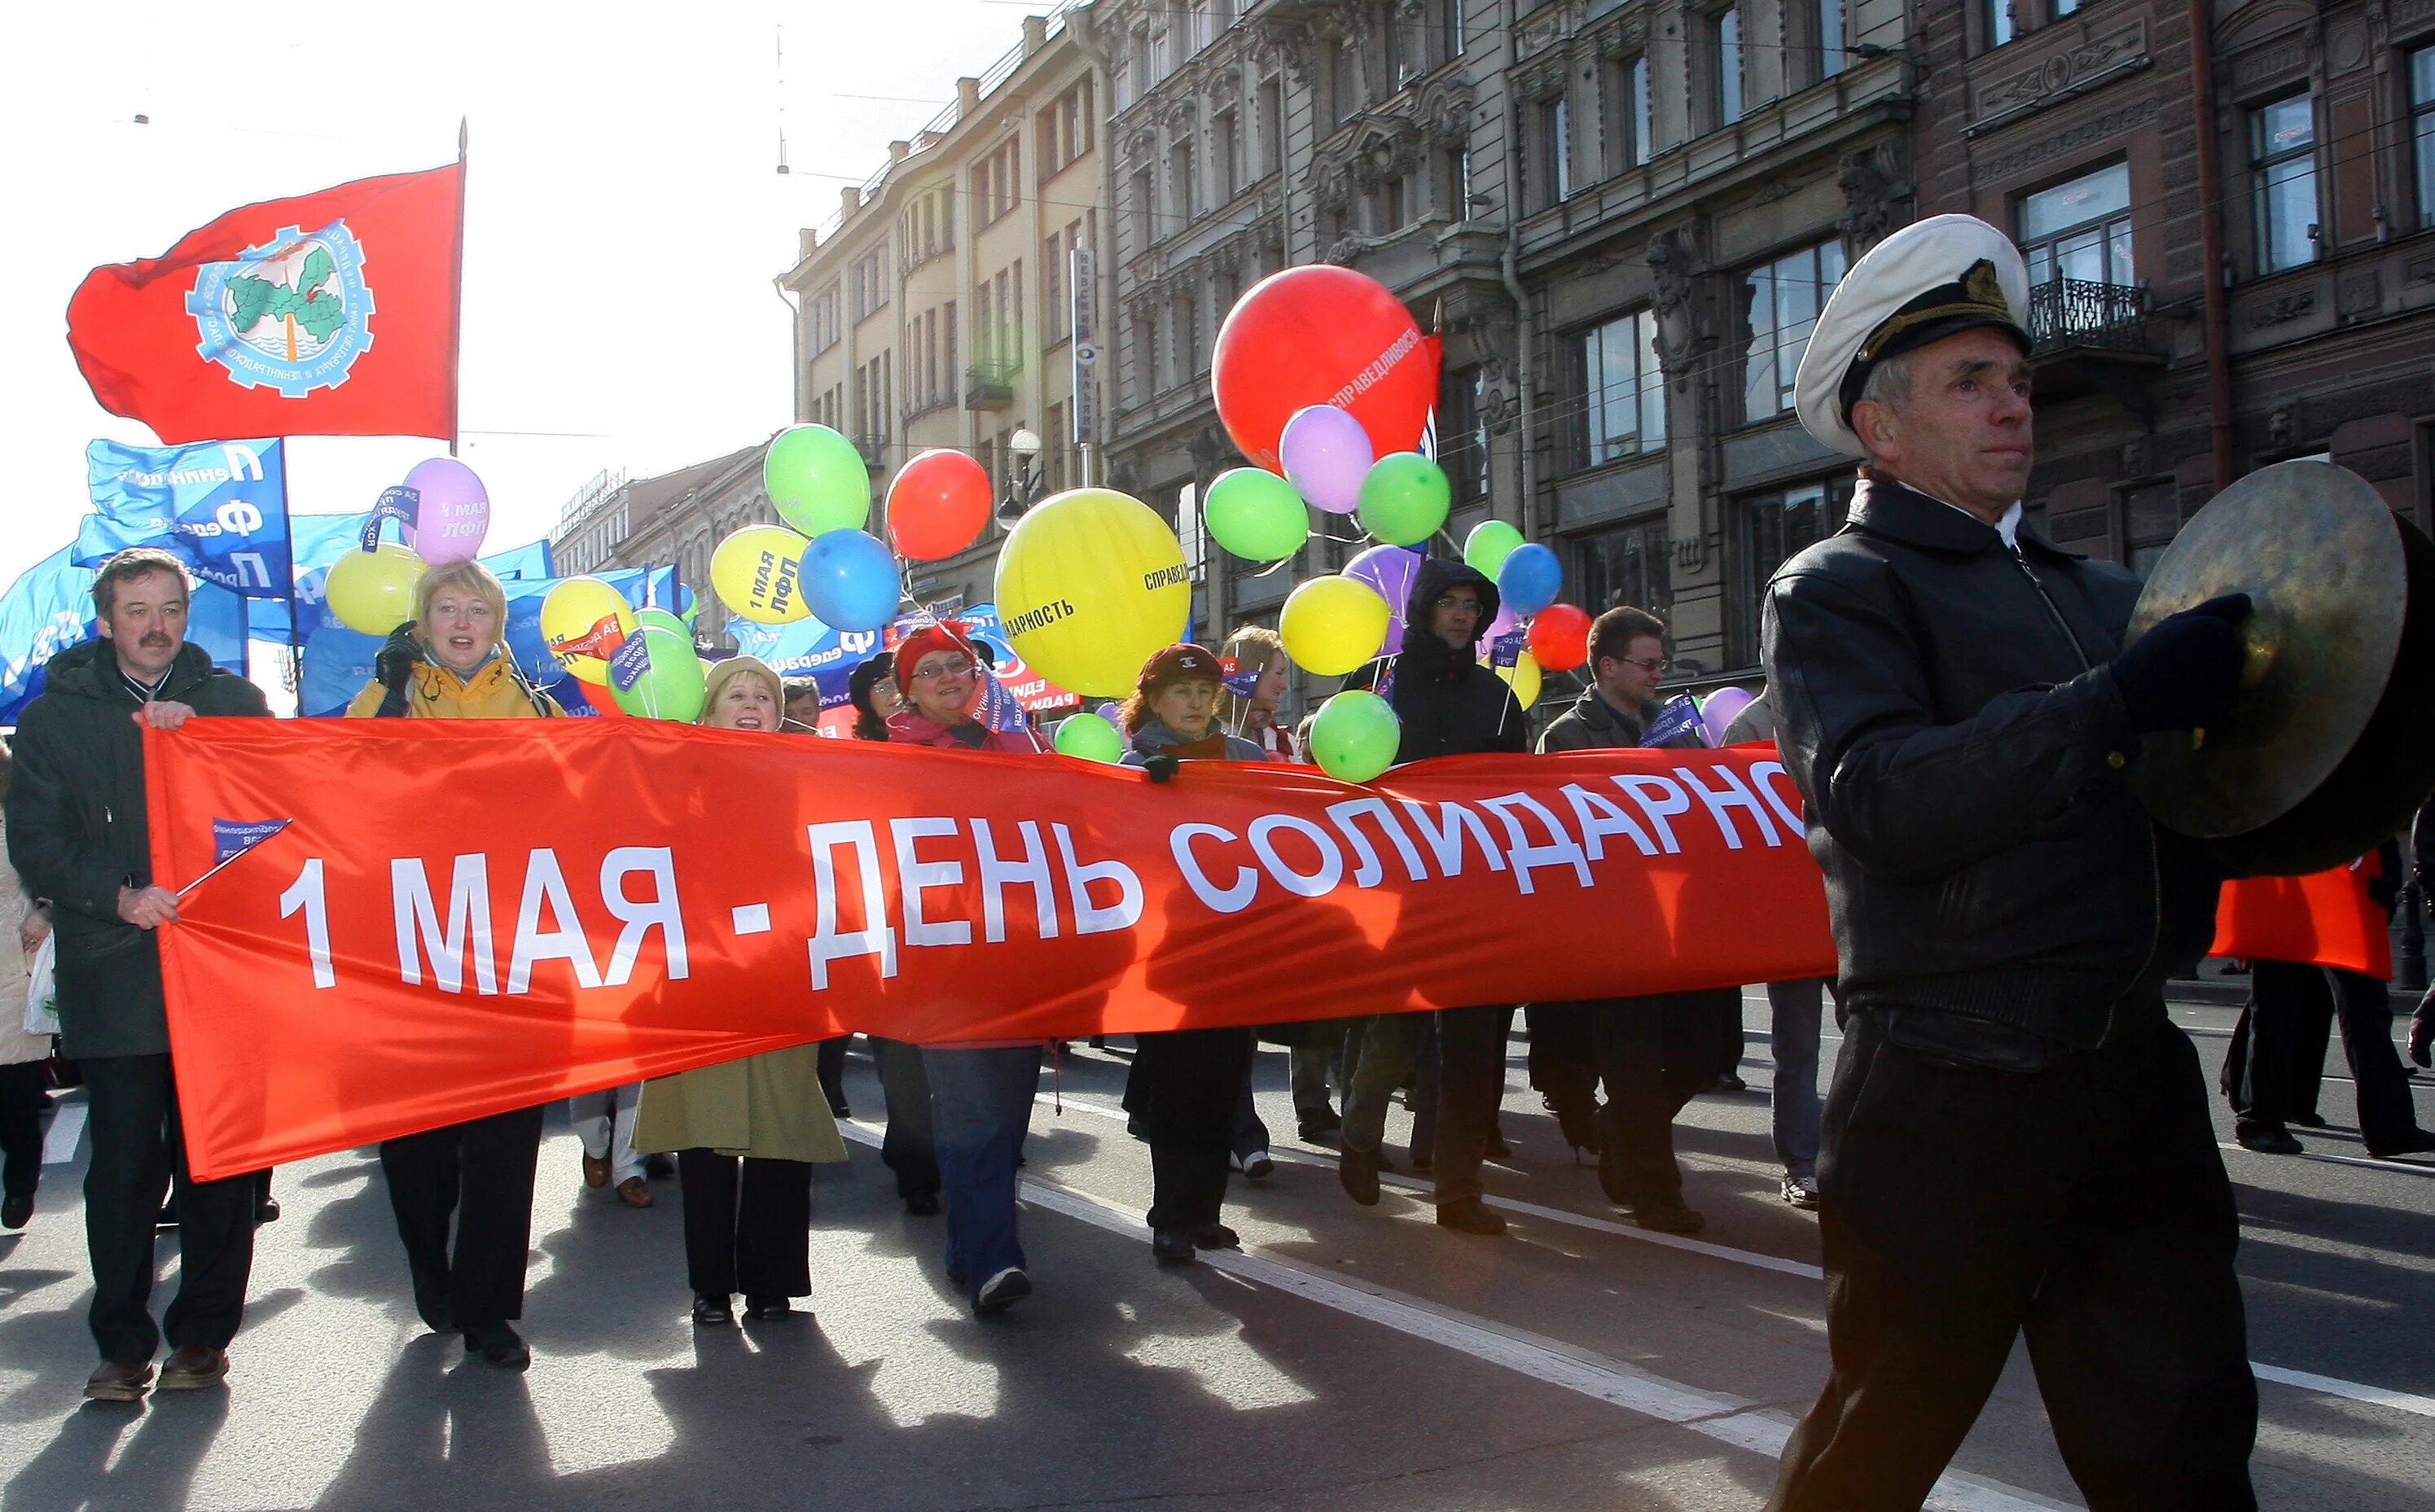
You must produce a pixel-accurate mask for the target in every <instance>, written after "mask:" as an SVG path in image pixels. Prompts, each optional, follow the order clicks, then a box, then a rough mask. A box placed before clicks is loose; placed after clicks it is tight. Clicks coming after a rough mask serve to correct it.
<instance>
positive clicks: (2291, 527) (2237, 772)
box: [2125, 462, 2426, 869]
mask: <svg viewBox="0 0 2435 1512" xmlns="http://www.w3.org/2000/svg"><path fill="white" fill-rule="evenodd" d="M2403 529H2404V525H2403V523H2402V522H2399V521H2397V520H2396V519H2395V517H2394V516H2393V513H2392V509H2390V508H2389V507H2386V505H2385V502H2384V500H2383V498H2382V497H2381V496H2379V495H2378V494H2377V493H2376V491H2375V489H2373V488H2372V487H2370V486H2369V485H2368V484H2367V482H2366V481H2365V480H2363V479H2361V478H2360V477H2359V476H2358V475H2357V473H2355V472H2350V471H2349V470H2348V469H2346V468H2340V467H2335V466H2333V465H2332V464H2330V463H2325V462H2284V463H2279V464H2277V465H2275V466H2273V467H2269V468H2262V469H2260V470H2259V471H2257V472H2253V473H2251V474H2249V475H2248V476H2247V477H2244V478H2242V479H2241V480H2240V481H2239V482H2237V483H2235V484H2234V485H2233V486H2232V487H2231V488H2229V489H2226V490H2223V492H2222V493H2220V494H2219V495H2217V496H2216V498H2215V499H2214V500H2213V501H2212V502H2210V503H2209V504H2208V505H2207V506H2206V507H2205V508H2203V509H2202V510H2200V511H2199V512H2198V514H2197V516H2196V517H2194V518H2193V519H2192V520H2191V521H2190V522H2189V524H2186V525H2185V526H2183V527H2182V532H2181V534H2180V535H2179V536H2178V537H2176V538H2175V539H2174V541H2173V544H2172V546H2171V547H2170V548H2169V549H2168V550H2167V552H2166V553H2165V557H2164V559H2163V560H2162V561H2160V562H2158V563H2157V564H2156V570H2155V572H2154V573H2153V574H2152V575H2151V576H2150V577H2149V579H2148V585H2147V589H2146V591H2145V592H2144V593H2141V594H2140V595H2139V604H2138V608H2137V609H2136V610H2134V611H2133V614H2132V618H2131V627H2130V631H2129V633H2128V635H2127V636H2126V637H2125V641H2126V644H2127V643H2128V642H2130V641H2135V640H2136V639H2137V638H2138V637H2139V636H2140V635H2141V634H2143V633H2145V632H2146V630H2147V629H2148V627H2150V626H2152V625H2154V624H2155V623H2156V622H2157V621H2158V620H2160V619H2163V618H2164V617H2165V616H2167V615H2168V614H2172V613H2176V612H2178V611H2180V610H2185V609H2190V608H2192V607H2194V606H2196V605H2198V604H2201V603H2203V602H2204V601H2206V600H2207V599H2210V598H2213V597H2215V596H2216V595H2218V594H2219V593H2247V594H2249V596H2250V599H2251V601H2252V603H2253V604H2254V606H2255V608H2254V612H2253V613H2252V614H2251V615H2250V618H2249V621H2248V623H2247V625H2246V627H2245V629H2244V635H2245V637H2246V640H2247V642H2248V648H2249V659H2248V663H2247V665H2246V667H2245V668H2244V669H2243V671H2242V674H2241V680H2240V688H2239V691H2238V692H2237V693H2236V695H2235V696H2234V700H2233V707H2232V713H2231V714H2230V716H2229V717H2228V718H2226V719H2225V720H2224V721H2223V722H2222V723H2221V724H2220V725H2219V726H2218V727H2215V728H2212V729H2209V730H2206V731H2205V732H2204V733H2203V736H2202V738H2198V739H2193V737H2192V736H2191V735H2190V734H2189V733H2188V732H2185V731H2169V732H2167V733H2163V734H2157V735H2150V736H2149V737H2148V740H2147V743H2146V746H2145V747H2144V749H2143V752H2142V755H2141V758H2140V761H2139V763H2138V765H2137V768H2136V770H2135V772H2134V773H2133V790H2134V791H2135V792H2137V794H2138V796H2139V799H2140V801H2141V802H2142V803H2144V804H2145V805H2146V806H2147V809H2148V812H2149V813H2150V814H2152V815H2154V816H2155V817H2156V819H2157V821H2158V822H2159V823H2161V824H2163V825H2164V826H2165V827H2166V828H2167V829H2170V830H2174V831H2177V832H2179V833H2183V834H2186V835H2191V836H2194V837H2196V838H2199V839H2203V840H2229V839H2231V838H2232V837H2234V836H2241V835H2249V834H2253V833H2256V832H2258V831H2261V830H2263V829H2264V828H2265V827H2267V826H2268V825H2270V824H2271V823H2273V821H2275V820H2277V819H2280V818H2282V817H2284V816H2287V815H2290V814H2293V813H2294V812H2295V811H2297V810H2298V809H2300V808H2301V806H2302V805H2303V804H2304V803H2305V802H2306V801H2307V800H2308V799H2309V798H2310V797H2311V795H2314V794H2317V793H2318V792H2319V791H2320V790H2321V789H2323V788H2324V787H2325V784H2326V782H2327V781H2328V780H2329V779H2331V778H2332V777H2333V776H2334V774H2335V772H2336V770H2337V769H2338V768H2340V766H2341V765H2343V763H2344V760H2345V759H2346V758H2347V757H2349V756H2350V755H2351V753H2352V751H2353V749H2354V747H2357V745H2358V744H2359V737H2360V736H2361V735H2362V734H2363V733H2365V732H2366V730H2367V729H2368V726H2369V722H2370V721H2371V719H2372V718H2374V716H2375V713H2376V710H2377V706H2378V704H2379V703H2380V702H2382V700H2383V698H2384V694H2385V690H2386V687H2387V685H2388V684H2389V683H2390V682H2391V681H2392V673H2393V668H2394V664H2395V660H2396V657H2397V655H2398V653H2399V651H2400V649H2401V644H2402V630H2403V623H2404V620H2405V618H2406V617H2407V610H2408V608H2409V594H2410V589H2411V586H2412V585H2411V583H2410V574H2409V562H2408V559H2407V557H2408V553H2407V550H2406V548H2405V546H2404V543H2403ZM2422 539H2423V538H2422ZM2425 796H2426V795H2425V794H2424V793H2423V792H2421V793H2419V794H2418V795H2417V796H2416V797H2415V798H2413V799H2411V800H2410V801H2411V806H2412V807H2414V806H2415V804H2416V802H2417V801H2418V800H2419V799H2424V797H2425ZM2378 838H2380V837H2379V836H2370V837H2369V838H2368V840H2367V841H2366V845H2369V846H2372V845H2374V844H2375V842H2376V840H2377V839H2378ZM2306 849H2308V850H2309V851H2311V852H2312V853H2313V851H2315V850H2318V849H2322V848H2321V847H2316V846H2308V847H2306ZM2362 849H2365V846H2361V847H2359V848H2355V849H2353V850H2351V851H2347V852H2345V853H2342V854H2340V855H2336V856H2333V857H2330V858H2328V859H2327V860H2326V861H2325V862H2324V865H2325V866H2338V865H2341V864H2342V863H2344V862H2347V861H2350V860H2352V859H2354V858H2355V857H2357V855H2358V854H2359V852H2360V850H2362ZM2273 869H2280V868H2279V867H2278V868H2273ZM2311 869H2314V868H2311Z"/></svg>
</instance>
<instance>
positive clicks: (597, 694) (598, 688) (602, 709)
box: [576, 681, 634, 719]
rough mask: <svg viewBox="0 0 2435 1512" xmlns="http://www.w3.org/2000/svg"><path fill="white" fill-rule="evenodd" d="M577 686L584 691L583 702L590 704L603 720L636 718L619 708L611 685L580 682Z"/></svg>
mask: <svg viewBox="0 0 2435 1512" xmlns="http://www.w3.org/2000/svg"><path fill="white" fill-rule="evenodd" d="M576 686H577V687H579V688H581V689H582V690H583V701H584V702H585V703H588V704H590V705H591V706H592V712H593V713H596V714H598V715H599V716H600V717H601V718H603V719H631V718H633V717H634V716H633V715H632V714H630V713H627V712H626V711H625V710H623V709H620V708H618V707H617V696H616V695H615V694H613V693H611V692H610V691H609V684H607V683H605V682H583V681H578V682H577V683H576Z"/></svg>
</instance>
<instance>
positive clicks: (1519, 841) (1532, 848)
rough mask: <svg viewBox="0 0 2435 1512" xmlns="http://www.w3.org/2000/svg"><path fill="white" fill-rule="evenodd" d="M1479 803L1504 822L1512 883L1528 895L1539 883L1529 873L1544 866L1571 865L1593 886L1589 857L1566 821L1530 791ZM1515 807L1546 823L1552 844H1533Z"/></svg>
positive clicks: (1582, 882) (1488, 799) (1580, 877)
mask: <svg viewBox="0 0 2435 1512" xmlns="http://www.w3.org/2000/svg"><path fill="white" fill-rule="evenodd" d="M1479 806H1480V807H1481V808H1484V809H1487V810H1489V811H1490V812H1491V813H1493V814H1494V815H1495V816H1497V817H1498V818H1499V819H1501V820H1503V821H1504V824H1505V834H1506V838H1508V839H1509V840H1511V842H1512V844H1511V846H1509V847H1508V848H1507V853H1508V854H1509V855H1511V857H1512V861H1513V885H1514V886H1515V887H1517V888H1519V889H1520V890H1521V891H1522V892H1523V893H1524V894H1525V895H1528V893H1529V892H1531V891H1532V890H1533V888H1534V887H1535V886H1536V884H1535V883H1534V882H1532V881H1531V878H1530V873H1531V872H1533V871H1536V870H1538V869H1539V868H1541V867H1570V868H1572V869H1573V875H1574V876H1575V877H1576V878H1577V879H1579V881H1580V885H1582V886H1584V887H1587V886H1589V885H1590V863H1589V858H1588V857H1587V856H1584V855H1582V854H1581V848H1580V844H1579V843H1578V842H1576V841H1575V840H1574V839H1573V837H1572V835H1571V834H1569V833H1566V832H1565V829H1564V825H1563V820H1561V819H1559V818H1557V817H1556V816H1555V815H1554V814H1553V813H1551V812H1549V810H1548V808H1547V805H1546V804H1545V803H1542V802H1540V801H1539V800H1538V799H1535V798H1532V797H1531V796H1530V795H1529V794H1528V793H1508V794H1506V795H1505V796H1504V797H1503V798H1487V799H1480V800H1479ZM1515 809H1521V810H1523V811H1525V812H1527V813H1528V814H1530V815H1531V816H1534V817H1536V818H1537V819H1538V821H1539V822H1540V823H1541V824H1544V825H1546V827H1547V833H1548V835H1549V837H1550V839H1551V842H1552V843H1550V844H1547V845H1534V844H1532V843H1531V841H1530V839H1529V837H1528V836H1527V835H1526V834H1524V833H1523V832H1522V821H1521V820H1520V819H1518V818H1516V817H1515V816H1514V815H1513V811H1514V810H1515Z"/></svg>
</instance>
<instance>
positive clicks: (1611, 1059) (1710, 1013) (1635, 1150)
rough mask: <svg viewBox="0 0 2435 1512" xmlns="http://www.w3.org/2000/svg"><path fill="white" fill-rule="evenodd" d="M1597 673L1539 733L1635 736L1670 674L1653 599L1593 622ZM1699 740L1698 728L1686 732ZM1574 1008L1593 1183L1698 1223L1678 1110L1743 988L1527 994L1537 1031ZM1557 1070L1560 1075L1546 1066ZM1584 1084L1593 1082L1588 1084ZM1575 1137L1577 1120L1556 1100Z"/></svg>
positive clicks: (1620, 742)
mask: <svg viewBox="0 0 2435 1512" xmlns="http://www.w3.org/2000/svg"><path fill="white" fill-rule="evenodd" d="M1589 649H1590V663H1589V665H1590V685H1589V687H1588V688H1587V689H1585V690H1584V691H1583V692H1582V694H1581V696H1580V698H1579V699H1578V700H1576V701H1575V703H1574V704H1573V707H1571V708H1570V709H1567V710H1565V711H1564V712H1563V713H1561V714H1558V715H1557V716H1556V717H1555V718H1554V719H1553V720H1551V721H1550V722H1549V723H1548V725H1547V729H1546V733H1544V734H1542V735H1541V736H1540V737H1539V750H1540V753H1541V754H1542V755H1545V754H1546V753H1548V752H1551V751H1567V750H1609V749H1615V748H1618V747H1636V746H1638V745H1640V744H1641V741H1642V739H1643V737H1644V736H1645V735H1646V734H1647V733H1648V729H1649V718H1650V716H1651V715H1652V714H1653V713H1656V710H1657V684H1658V680H1659V679H1662V678H1663V677H1665V675H1666V668H1667V658H1666V622H1665V621H1664V620H1661V619H1659V618H1658V617H1657V616H1656V615H1654V614H1651V613H1649V611H1648V610H1641V609H1632V608H1630V607H1627V606H1622V605H1618V606H1616V607H1615V608H1614V609H1610V610H1607V611H1606V612H1604V613H1602V614H1600V615H1599V616H1598V617H1597V619H1596V620H1594V621H1592V622H1591V624H1590V643H1589ZM1687 738H1688V739H1689V742H1690V743H1691V744H1694V745H1696V744H1698V739H1697V737H1696V736H1692V737H1687ZM1573 1015H1578V1017H1579V1020H1580V1022H1581V1023H1582V1024H1583V1026H1584V1027H1585V1028H1586V1031H1587V1034H1586V1038H1587V1040H1588V1042H1589V1046H1590V1049H1591V1051H1592V1054H1593V1055H1594V1056H1595V1057H1596V1060H1597V1066H1596V1074H1595V1079H1596V1080H1598V1081H1603V1082H1605V1084H1606V1097H1607V1100H1606V1106H1605V1107H1604V1108H1598V1109H1597V1120H1598V1125H1599V1128H1598V1133H1597V1141H1596V1147H1597V1163H1598V1185H1599V1187H1600V1188H1601V1189H1602V1190H1603V1191H1604V1192H1605V1193H1606V1194H1607V1195H1608V1196H1609V1197H1610V1198H1612V1199H1613V1200H1614V1201H1615V1202H1616V1203H1617V1204H1619V1205H1621V1206H1624V1207H1628V1208H1630V1209H1631V1210H1632V1221H1633V1222H1634V1223H1636V1224H1638V1225H1639V1226H1640V1227H1641V1228H1643V1229H1653V1230H1655V1231H1657V1232H1660V1233H1672V1234H1687V1233H1697V1232H1699V1231H1700V1230H1701V1229H1703V1228H1705V1227H1707V1222H1708V1220H1707V1218H1706V1217H1705V1216H1704V1215H1702V1214H1701V1212H1700V1211H1699V1210H1697V1209H1695V1208H1693V1207H1691V1206H1690V1205H1689V1204H1687V1203H1685V1202H1684V1200H1683V1167H1682V1165H1681V1164H1680V1163H1679V1162H1678V1161H1677V1160H1675V1159H1674V1120H1675V1119H1677V1118H1679V1117H1681V1116H1682V1112H1683V1109H1684V1108H1685V1107H1687V1106H1688V1105H1689V1104H1690V1101H1691V1099H1692V1098H1694V1097H1696V1096H1698V1095H1699V1094H1700V1093H1701V1092H1703V1091H1708V1090H1709V1089H1710V1088H1712V1087H1714V1086H1716V1084H1717V1073H1718V1065H1717V1061H1718V1058H1719V1057H1718V1055H1717V1054H1716V1052H1715V1050H1714V1048H1713V1047H1714V1046H1715V1045H1716V1044H1717V1042H1718V1024H1719V1023H1720V1022H1723V1021H1726V1020H1730V1021H1731V1022H1732V1025H1733V1027H1734V1028H1735V1030H1736V1032H1738V1030H1739V1029H1740V1026H1741V991H1740V989H1739V988H1709V989H1706V990H1701V991H1689V992H1658V993H1651V994H1647V995H1644V996H1640V997H1629V998H1597V999H1591V1000H1588V1001H1584V1002H1577V1003H1562V1004H1533V1005H1531V1020H1530V1024H1531V1030H1530V1038H1531V1039H1532V1040H1533V1041H1536V1040H1538V1038H1539V1028H1540V1025H1541V1024H1542V1023H1546V1024H1548V1025H1549V1026H1550V1027H1551V1028H1552V1029H1554V1030H1556V1031H1557V1033H1559V1034H1561V1033H1563V1029H1564V1028H1565V1027H1566V1025H1565V1024H1564V1022H1563V1021H1564V1019H1565V1018H1566V1017H1568V1016H1573ZM1549 1079H1551V1080H1553V1079H1555V1078H1553V1077H1550V1078H1549ZM1584 1091H1586V1089H1584ZM1557 1116H1558V1118H1559V1119H1560V1120H1561V1121H1563V1123H1564V1125H1565V1136H1566V1138H1568V1139H1571V1140H1572V1143H1574V1144H1575V1145H1576V1146H1582V1147H1586V1146H1587V1145H1588V1143H1589V1142H1588V1141H1586V1140H1583V1139H1580V1138H1577V1137H1575V1135H1574V1122H1575V1120H1577V1119H1579V1118H1580V1117H1581V1116H1582V1115H1581V1114H1580V1113H1575V1114H1572V1115H1570V1116H1569V1117H1568V1116H1567V1115H1566V1113H1565V1111H1564V1109H1563V1108H1559V1109H1558V1110H1557Z"/></svg>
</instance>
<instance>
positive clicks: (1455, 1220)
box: [1438, 1197, 1505, 1234]
mask: <svg viewBox="0 0 2435 1512" xmlns="http://www.w3.org/2000/svg"><path fill="white" fill-rule="evenodd" d="M1438 1226H1439V1227H1440V1228H1442V1229H1460V1230H1461V1231H1462V1232H1464V1233H1467V1234H1501V1233H1503V1232H1504V1231H1505V1219H1504V1218H1503V1217H1502V1216H1500V1215H1499V1214H1497V1213H1495V1212H1493V1211H1490V1210H1489V1207H1488V1204H1486V1203H1484V1202H1482V1201H1480V1200H1479V1199H1478V1198H1477V1197H1463V1198H1461V1199H1459V1201H1455V1202H1441V1203H1439V1204H1438Z"/></svg>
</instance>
